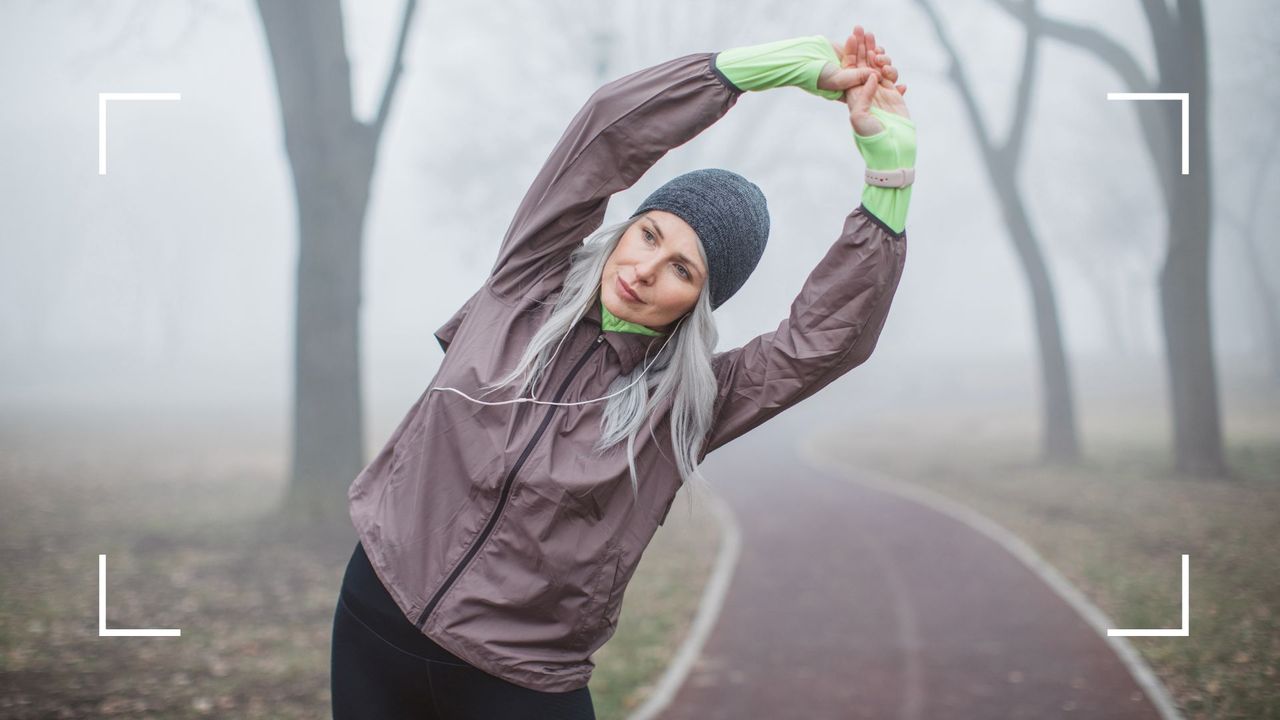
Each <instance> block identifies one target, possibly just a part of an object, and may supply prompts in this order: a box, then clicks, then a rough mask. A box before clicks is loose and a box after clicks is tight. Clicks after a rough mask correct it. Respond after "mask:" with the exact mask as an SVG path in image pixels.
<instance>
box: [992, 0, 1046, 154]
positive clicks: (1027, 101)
mask: <svg viewBox="0 0 1280 720" xmlns="http://www.w3.org/2000/svg"><path fill="white" fill-rule="evenodd" d="M1024 4H1025V5H1026V6H1027V9H1028V10H1029V11H1031V12H1035V0H1025V3H1024ZM1026 30H1027V35H1026V42H1025V43H1023V46H1022V47H1023V51H1022V77H1021V78H1020V79H1019V80H1018V95H1017V98H1016V100H1015V101H1014V106H1013V108H1014V110H1013V112H1014V115H1013V122H1012V123H1011V124H1010V126H1009V137H1008V138H1006V139H1005V141H1004V145H1003V146H1001V148H1000V152H1001V153H1003V154H1004V155H1005V156H1006V158H1005V159H1006V161H1008V162H1009V164H1010V165H1015V166H1016V164H1017V159H1018V157H1019V156H1020V155H1021V154H1022V141H1023V139H1024V138H1025V137H1026V134H1027V117H1028V116H1029V115H1030V113H1031V92H1032V90H1034V89H1035V84H1036V83H1035V80H1036V60H1037V58H1038V56H1039V53H1038V52H1037V50H1038V48H1039V44H1040V31H1039V28H1037V27H1036V26H1035V25H1028V26H1027V28H1026Z"/></svg>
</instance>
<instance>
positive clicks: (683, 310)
mask: <svg viewBox="0 0 1280 720" xmlns="http://www.w3.org/2000/svg"><path fill="white" fill-rule="evenodd" d="M896 79H897V71H896V70H895V69H894V68H893V67H892V65H891V64H890V63H889V60H888V58H887V57H886V56H884V55H883V49H882V48H879V47H877V46H876V44H875V40H874V37H873V36H872V35H870V34H864V33H863V31H862V28H861V27H858V28H855V30H854V33H853V34H852V35H851V36H850V37H849V38H848V39H847V40H846V41H845V43H844V44H842V45H839V46H837V45H833V44H831V43H829V42H827V41H826V40H825V39H822V38H821V37H809V38H796V39H793V40H784V41H780V42H776V43H769V44H766V45H755V46H750V47H741V48H734V49H731V50H725V51H723V52H720V53H704V54H697V55H689V56H686V57H682V58H677V59H675V60H671V61H669V62H665V63H662V64H660V65H657V66H655V67H651V68H648V69H645V70H641V71H639V72H636V73H633V74H631V75H628V76H626V77H623V78H621V79H619V80H616V81H613V82H611V83H608V84H607V85H605V86H604V87H602V88H600V90H598V91H597V92H596V93H595V94H594V95H592V97H591V99H590V100H589V101H588V102H587V104H586V106H585V107H584V108H583V109H582V110H581V111H580V112H579V113H578V114H577V116H576V117H575V118H574V119H573V121H572V123H571V124H570V126H569V129H568V130H567V131H566V132H565V134H564V136H563V137H562V138H561V139H560V141H559V143H558V144H557V145H556V147H555V149H554V150H553V151H552V153H551V156H550V158H549V159H548V160H547V162H546V164H545V165H544V167H543V168H542V171H541V172H540V173H539V174H538V176H537V178H536V179H535V180H534V183H533V187H532V188H531V189H530V190H529V192H528V194H527V195H526V196H525V198H524V201H523V202H522V203H521V205H520V207H519V209H518V210H517V212H516V216H515V219H514V221H513V222H512V224H511V227H510V228H509V229H508V231H507V234H506V237H505V238H504V239H503V242H502V247H501V249H500V251H499V255H498V260H497V263H496V264H495V266H494V269H493V272H492V274H491V276H490V277H489V279H488V280H487V281H486V282H485V284H484V286H483V287H481V288H480V289H479V290H478V291H477V292H476V293H475V294H474V295H472V297H471V298H470V299H469V300H467V302H466V303H465V304H464V305H463V306H462V308H461V309H459V310H458V312H457V313H455V314H454V316H453V317H452V318H451V319H450V320H449V321H448V322H447V323H445V325H444V326H442V327H441V328H440V329H439V330H437V331H436V332H435V336H436V338H437V339H438V340H439V342H440V345H441V347H442V348H443V349H444V350H446V355H445V358H444V361H443V362H442V364H441V366H440V369H439V371H438V373H437V374H436V377H435V378H434V379H433V380H432V382H431V385H430V386H428V388H427V389H426V390H425V391H424V392H423V393H422V395H421V396H420V397H419V398H418V400H417V402H416V403H414V405H413V407H412V408H411V409H410V411H409V413H408V414H407V415H406V417H405V418H404V420H403V421H402V422H401V423H400V425H399V427H397V428H396V430H395V431H394V433H393V434H392V436H391V438H390V440H389V441H388V442H387V444H386V446H385V447H384V448H383V449H382V451H381V452H380V453H379V454H378V455H377V456H376V457H375V458H374V460H373V461H372V462H371V463H370V464H369V466H368V467H366V468H365V469H364V470H363V471H362V472H361V473H360V475H359V476H358V477H357V478H356V479H355V481H354V482H353V483H352V485H351V488H350V491H349V492H348V497H349V500H350V505H351V518H352V521H353V523H354V524H355V527H356V530H357V533H358V535H359V538H360V542H359V543H358V544H357V546H356V548H355V551H354V552H353V554H352V557H351V561H350V563H349V565H348V567H347V572H346V576H345V577H344V579H343V586H342V590H341V593H340V595H339V602H338V607H337V610H336V614H335V618H334V630H333V656H332V689H333V710H334V716H335V717H336V718H357V717H359V718H401V717H404V718H409V717H413V718H486V719H489V718H590V717H593V716H594V713H593V710H592V704H591V695H590V692H589V691H588V689H587V682H588V680H589V679H590V676H591V672H592V669H593V668H594V663H593V662H592V659H591V654H592V653H593V652H594V651H595V650H597V649H598V648H599V647H600V646H602V645H603V644H604V643H605V641H606V640H608V638H609V637H610V636H612V634H613V631H614V627H615V624H616V622H617V618H618V614H619V611H620V608H621V602H622V596H623V593H624V591H625V588H626V586H627V583H628V582H629V581H630V579H631V576H632V574H633V572H634V571H635V568H636V565H637V564H638V562H639V560H640V556H641V554H642V553H643V551H644V549H645V547H646V546H647V545H648V542H649V540H650V539H651V538H652V536H653V534H654V533H655V532H656V530H657V527H658V526H659V525H661V524H662V523H663V521H664V520H665V518H666V515H667V512H668V511H669V510H670V507H671V503H672V499H673V498H674V496H675V494H676V491H677V490H678V489H679V487H680V485H681V484H682V483H685V482H695V481H697V480H699V479H700V477H701V476H700V475H699V474H698V471H697V466H698V464H699V463H701V461H702V460H703V458H704V457H705V456H706V455H707V453H709V452H711V451H712V450H714V449H716V448H717V447H720V446H722V445H724V444H725V443H727V442H729V441H730V440H733V439H734V438H736V437H738V436H740V435H742V434H743V433H745V432H747V431H748V430H750V429H752V428H754V427H756V426H758V425H760V424H761V423H763V422H765V421H766V420H768V419H769V418H770V417H772V416H774V415H776V414H777V413H779V412H781V411H782V410H783V409H785V408H787V407H789V406H791V405H794V404H795V403H797V402H800V401H801V400H803V399H804V398H806V397H808V396H809V395H812V394H813V393H814V392H816V391H817V390H818V389H820V388H822V387H823V386H825V385H827V384H828V383H830V382H831V381H832V380H835V379H836V378H837V377H839V376H840V375H841V374H843V373H845V372H847V371H849V370H850V369H852V368H854V367H855V366H857V365H858V364H860V363H862V362H863V361H865V360H866V359H867V357H869V356H870V354H871V351H872V349H873V348H874V346H875V343H876V339H877V337H878V336H879V333H880V329H881V327H882V326H883V324H884V321H885V317H886V315H887V313H888V310H889V304H890V300H891V299H892V297H893V294H894V290H895V289H896V287H897V284H898V279H899V277H900V276H901V273H902V267H903V262H904V258H905V252H906V236H905V232H904V228H905V222H906V211H907V204H908V202H909V201H910V194H911V188H910V181H911V175H912V174H913V171H912V168H913V166H914V161H915V129H914V125H913V124H912V123H911V121H910V120H909V119H907V113H906V106H905V104H904V103H903V101H902V98H901V95H902V93H904V92H905V90H906V89H905V87H904V86H901V85H899V86H896V87H895V85H894V84H893V83H894V81H895V80H896ZM785 85H793V86H798V87H801V88H803V89H805V90H806V91H808V92H810V93H812V94H816V95H819V96H821V97H824V98H827V99H831V100H844V101H845V102H846V104H847V105H848V108H849V117H850V121H851V123H852V125H853V127H854V135H855V141H856V144H857V147H858V148H859V150H860V151H861V152H862V154H863V156H864V158H865V159H866V162H867V167H868V172H867V176H866V177H867V183H868V184H867V186H866V188H865V189H864V190H863V194H862V204H861V205H860V206H859V207H858V208H857V209H855V210H854V211H853V212H852V213H850V214H849V216H848V217H847V218H846V219H845V221H844V228H843V232H842V234H841V235H840V237H839V238H838V239H837V240H836V242H835V244H834V245H833V246H832V247H831V249H830V250H829V251H828V253H827V255H826V257H825V258H824V259H823V260H822V261H821V262H820V263H819V265H818V267H817V268H815V269H814V271H813V272H812V273H811V274H810V276H809V278H808V279H807V280H806V282H805V285H804V287H803V289H802V290H801V292H800V295H799V296H798V297H797V298H796V299H795V301H794V302H793V303H792V305H791V312H790V315H789V317H788V318H787V319H786V320H783V322H782V323H781V324H780V325H779V326H778V328H777V329H776V330H774V331H772V332H769V333H765V334H763V335H760V336H759V337H757V338H755V339H753V340H752V341H750V342H748V343H746V344H745V345H743V346H741V347H738V348H734V349H732V350H728V351H725V352H721V353H713V350H714V348H715V345H716V329H715V322H714V319H713V317H712V310H714V309H715V308H717V307H719V306H720V305H721V304H722V303H724V302H725V301H726V300H728V299H729V297H730V296H732V295H733V294H734V293H735V292H737V290H738V289H739V288H740V287H741V286H742V284H743V282H745V280H746V279H747V276H748V275H749V274H750V273H751V272H752V271H753V270H754V268H755V266H756V264H757V262H758V261H759V258H760V256H761V253H762V252H763V251H764V247H765V243H766V241H767V238H768V231H769V215H768V210H767V206H766V204H765V200H764V196H763V195H762V194H761V192H760V190H759V188H757V187H756V186H755V185H753V184H752V183H750V182H748V181H746V180H745V179H743V178H742V177H740V176H738V175H736V174H734V173H730V172H727V171H724V170H715V169H710V170H700V171H695V172H693V173H687V174H685V175H681V176H679V177H677V178H675V179H673V180H672V181H670V182H668V183H667V184H666V185H663V186H662V187H661V188H659V189H658V190H657V191H655V192H654V193H653V194H652V195H650V196H649V197H648V198H647V199H646V200H645V202H644V203H642V204H641V206H640V207H639V208H638V209H637V210H636V212H635V213H634V214H633V215H632V216H631V218H630V219H628V220H627V221H625V222H623V223H620V224H618V225H615V226H612V227H608V228H605V229H604V230H602V231H600V232H597V233H595V235H594V236H592V237H590V238H588V239H587V241H586V242H585V243H584V242H583V241H582V239H583V238H584V237H586V236H588V235H590V234H591V233H592V232H593V231H595V230H596V229H597V228H599V226H600V224H601V222H602V221H603V218H604V214H605V206H606V204H607V203H608V200H609V197H610V196H611V195H613V194H614V193H615V192H618V191H619V190H622V189H624V188H627V187H630V186H631V185H632V184H633V183H635V182H636V181H637V180H638V179H639V178H640V176H641V175H643V174H644V172H645V171H646V170H647V169H648V168H649V167H650V166H652V165H653V163H654V162H656V161H657V160H658V159H659V158H661V157H662V156H663V154H665V153H666V151H667V150H669V149H670V148H672V147H675V146H677V145H680V144H682V143H684V142H686V141H687V140H689V139H691V138H692V137H694V136H695V135H697V134H698V133H699V132H701V131H702V130H704V129H705V128H707V127H708V126H710V125H711V124H712V123H714V122H715V121H716V120H717V119H719V118H720V117H721V116H722V115H724V114H725V113H726V112H727V111H728V110H729V108H730V107H732V106H733V105H734V104H735V103H736V102H737V100H738V97H739V96H740V95H741V94H742V93H743V92H744V91H755V90H765V89H769V88H774V87H781V86H785ZM846 91H848V92H846Z"/></svg>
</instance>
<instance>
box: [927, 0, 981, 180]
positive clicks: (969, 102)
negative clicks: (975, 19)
mask: <svg viewBox="0 0 1280 720" xmlns="http://www.w3.org/2000/svg"><path fill="white" fill-rule="evenodd" d="M916 4H917V5H919V6H920V9H921V10H923V11H924V14H925V16H926V17H928V18H929V22H931V23H933V30H934V32H935V33H936V34H937V36H938V43H939V44H940V45H942V48H943V49H944V50H946V51H947V56H948V57H950V58H951V64H950V66H948V68H947V74H948V75H949V76H951V79H952V80H953V81H954V82H955V84H956V87H957V88H959V90H960V99H961V100H962V101H963V102H964V109H965V112H967V113H968V115H969V121H970V122H972V123H973V130H974V134H975V135H976V136H977V138H978V145H979V147H981V148H982V152H983V154H984V155H987V156H988V157H989V156H991V155H992V154H994V153H996V150H995V148H994V146H993V143H992V142H991V133H989V132H988V131H987V126H986V123H985V122H983V119H982V113H981V111H979V109H978V103H977V101H976V100H974V97H973V91H972V90H971V89H970V88H969V79H968V77H966V76H965V73H964V68H963V66H961V64H960V55H959V53H957V52H956V48H955V46H954V45H952V44H951V38H950V37H948V36H947V30H946V28H945V27H943V25H942V19H941V18H939V17H938V13H937V12H936V11H935V10H934V9H933V6H932V5H930V4H929V0H916Z"/></svg>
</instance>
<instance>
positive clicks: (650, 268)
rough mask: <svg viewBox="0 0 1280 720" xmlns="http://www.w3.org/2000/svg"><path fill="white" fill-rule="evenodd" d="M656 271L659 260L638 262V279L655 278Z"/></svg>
mask: <svg viewBox="0 0 1280 720" xmlns="http://www.w3.org/2000/svg"><path fill="white" fill-rule="evenodd" d="M656 272H658V261H657V260H649V261H647V262H638V263H636V280H639V281H642V282H649V281H651V280H653V276H654V273H656Z"/></svg>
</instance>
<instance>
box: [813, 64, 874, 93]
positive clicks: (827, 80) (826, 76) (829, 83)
mask: <svg viewBox="0 0 1280 720" xmlns="http://www.w3.org/2000/svg"><path fill="white" fill-rule="evenodd" d="M872 72H873V71H872V70H871V68H852V67H849V68H837V67H836V66H835V65H833V64H831V63H827V65H826V67H824V68H822V72H821V74H819V75H818V87H819V88H820V89H822V90H836V91H840V92H843V91H845V90H848V89H849V88H852V87H858V86H861V85H862V84H863V83H865V82H866V81H867V78H868V77H870V76H871V73H872Z"/></svg>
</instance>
